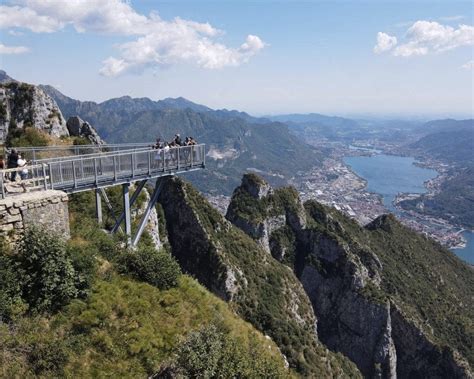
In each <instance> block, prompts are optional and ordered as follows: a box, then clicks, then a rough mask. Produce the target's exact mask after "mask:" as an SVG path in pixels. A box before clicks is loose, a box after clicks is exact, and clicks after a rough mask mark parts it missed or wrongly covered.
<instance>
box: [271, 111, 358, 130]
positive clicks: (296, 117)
mask: <svg viewBox="0 0 474 379" xmlns="http://www.w3.org/2000/svg"><path fill="white" fill-rule="evenodd" d="M267 118H268V119H270V120H272V121H280V122H292V123H297V124H303V123H319V124H323V125H327V126H337V127H354V126H356V125H357V121H355V120H352V119H349V118H344V117H337V116H325V115H322V114H319V113H308V114H298V113H293V114H287V115H278V116H268V117H267Z"/></svg>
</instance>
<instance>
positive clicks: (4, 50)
mask: <svg viewBox="0 0 474 379" xmlns="http://www.w3.org/2000/svg"><path fill="white" fill-rule="evenodd" d="M28 51H30V49H28V48H27V47H25V46H6V45H4V44H3V43H0V54H5V55H10V54H24V53H27V52H28Z"/></svg>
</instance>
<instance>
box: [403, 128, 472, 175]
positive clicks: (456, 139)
mask: <svg viewBox="0 0 474 379" xmlns="http://www.w3.org/2000/svg"><path fill="white" fill-rule="evenodd" d="M422 128H423V130H424V131H426V132H428V134H427V135H426V136H424V137H423V138H421V139H420V140H418V141H417V142H415V143H413V144H411V145H410V148H412V149H414V150H415V153H417V154H420V155H425V156H428V157H433V158H437V159H439V160H441V161H447V162H449V163H451V164H455V165H457V166H462V167H466V166H472V165H474V120H472V119H471V120H461V121H457V120H437V121H431V122H428V123H426V124H425V125H423V127H422Z"/></svg>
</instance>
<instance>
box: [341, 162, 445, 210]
mask: <svg viewBox="0 0 474 379" xmlns="http://www.w3.org/2000/svg"><path fill="white" fill-rule="evenodd" d="M344 162H345V163H346V164H348V165H349V166H351V168H352V170H353V171H354V172H355V173H356V174H357V175H359V176H360V177H362V178H364V179H365V180H366V181H367V188H368V190H369V191H370V192H375V193H378V194H380V195H382V197H383V203H384V205H385V207H387V209H389V210H390V211H392V212H394V211H395V208H394V206H393V204H392V202H393V200H394V199H395V197H396V196H397V194H398V193H400V192H406V193H425V192H426V188H425V186H424V184H423V183H424V182H425V181H427V180H429V179H433V178H435V177H436V175H438V173H437V172H436V171H435V170H431V169H426V168H422V167H418V166H415V165H414V164H413V163H414V162H415V159H414V158H410V157H398V156H394V155H385V154H380V155H372V156H360V157H345V158H344Z"/></svg>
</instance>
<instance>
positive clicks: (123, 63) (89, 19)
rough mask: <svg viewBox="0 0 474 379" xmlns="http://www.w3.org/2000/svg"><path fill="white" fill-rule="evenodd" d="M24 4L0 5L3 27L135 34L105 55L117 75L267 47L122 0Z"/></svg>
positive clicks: (109, 71)
mask: <svg viewBox="0 0 474 379" xmlns="http://www.w3.org/2000/svg"><path fill="white" fill-rule="evenodd" d="M15 2H16V4H18V5H20V6H18V5H17V6H1V8H0V15H1V16H0V28H12V27H14V28H26V29H29V30H31V31H33V32H36V33H50V32H54V31H58V30H60V29H63V28H65V27H66V26H67V25H71V26H72V27H73V28H74V29H75V30H76V31H77V32H78V33H86V32H89V33H100V34H114V35H120V36H132V37H133V36H135V40H132V41H128V42H124V43H122V44H118V46H117V47H118V51H119V56H117V57H109V58H107V59H105V60H104V61H103V62H102V63H103V67H102V69H101V70H100V73H101V74H102V75H105V76H117V75H120V74H123V73H125V72H127V71H132V70H133V71H141V70H143V69H145V68H147V67H150V66H168V65H173V64H179V63H194V64H197V65H198V66H200V67H204V68H208V69H218V68H223V67H226V66H239V65H240V64H242V63H245V62H247V61H248V60H249V58H250V57H252V56H253V55H255V54H257V53H258V52H259V51H260V50H261V49H263V48H264V46H265V44H264V42H263V41H262V40H261V39H260V38H259V37H257V36H254V35H248V36H247V38H246V40H245V42H244V43H243V44H242V45H241V46H240V47H238V48H231V47H227V46H226V45H224V44H223V43H221V42H220V41H219V38H220V36H221V35H222V34H223V32H222V31H220V30H218V29H216V28H214V27H213V26H212V25H210V24H209V23H200V22H195V21H192V20H184V19H181V18H179V17H177V18H175V19H173V20H170V21H167V20H163V19H162V18H161V17H160V16H159V15H158V13H156V12H152V13H150V14H149V15H148V16H146V15H142V14H139V13H137V12H136V11H135V10H134V9H133V8H132V7H131V5H130V3H129V2H128V1H123V0H74V1H72V0H71V1H67V2H66V1H64V2H62V1H60V2H58V1H57V0H41V1H38V0H17V1H15Z"/></svg>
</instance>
